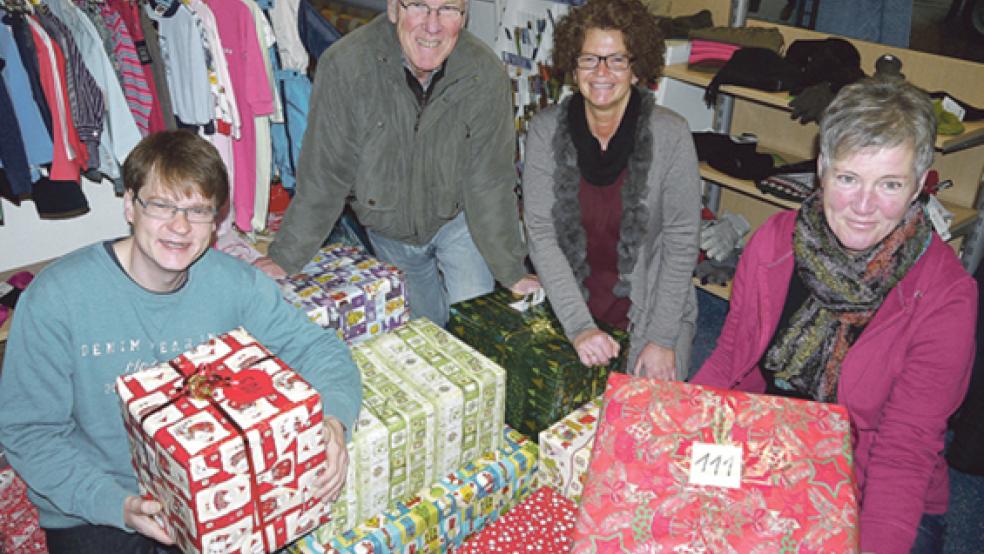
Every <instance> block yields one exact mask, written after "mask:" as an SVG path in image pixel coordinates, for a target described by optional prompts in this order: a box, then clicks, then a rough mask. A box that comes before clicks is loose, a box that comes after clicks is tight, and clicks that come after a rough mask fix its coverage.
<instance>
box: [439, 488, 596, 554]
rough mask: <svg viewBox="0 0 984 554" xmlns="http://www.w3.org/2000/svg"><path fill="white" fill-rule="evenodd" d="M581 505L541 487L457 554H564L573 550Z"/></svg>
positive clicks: (473, 538) (460, 548)
mask: <svg viewBox="0 0 984 554" xmlns="http://www.w3.org/2000/svg"><path fill="white" fill-rule="evenodd" d="M576 513H577V504H575V503H574V501H573V500H571V499H569V498H566V497H564V496H561V495H560V494H559V493H558V492H557V491H555V490H553V489H552V488H550V487H540V488H539V489H537V490H536V492H534V493H533V494H532V495H530V497H529V498H527V499H526V500H524V501H523V502H522V503H520V504H517V505H516V506H514V507H513V508H512V509H511V510H509V511H508V512H506V513H505V514H504V515H502V516H499V519H498V520H496V521H495V523H493V524H492V525H490V526H488V527H486V528H485V529H483V530H482V531H481V532H479V533H478V534H477V535H475V536H473V537H471V538H470V539H468V540H467V541H465V542H464V543H463V544H462V545H461V546H460V547H459V548H457V549H456V550H455V553H456V554H531V553H534V552H535V553H537V554H546V553H549V554H560V553H562V552H568V551H570V549H571V532H572V531H573V530H574V518H575V516H576Z"/></svg>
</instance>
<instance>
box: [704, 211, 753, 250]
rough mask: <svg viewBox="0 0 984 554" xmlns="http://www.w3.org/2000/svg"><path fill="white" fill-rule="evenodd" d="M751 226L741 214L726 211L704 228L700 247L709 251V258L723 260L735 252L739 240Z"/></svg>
mask: <svg viewBox="0 0 984 554" xmlns="http://www.w3.org/2000/svg"><path fill="white" fill-rule="evenodd" d="M751 228H752V226H751V225H750V224H749V223H748V220H747V219H745V218H744V216H742V215H741V214H734V213H725V214H724V215H722V216H721V217H720V218H718V220H717V221H715V222H710V223H709V224H708V225H707V226H706V227H705V228H704V229H703V232H702V233H701V236H700V247H701V249H702V250H704V251H705V252H707V257H708V258H710V259H712V260H715V261H718V262H723V261H724V260H726V259H727V258H728V256H730V255H731V254H733V253H734V251H735V249H736V248H737V247H738V244H739V241H741V239H742V237H744V236H745V233H747V232H748V231H749V229H751Z"/></svg>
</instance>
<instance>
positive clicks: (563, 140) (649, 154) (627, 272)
mask: <svg viewBox="0 0 984 554" xmlns="http://www.w3.org/2000/svg"><path fill="white" fill-rule="evenodd" d="M638 92H639V93H640V96H641V98H642V101H641V102H640V106H639V123H638V124H637V125H636V132H635V144H634V146H633V150H632V155H631V156H630V157H629V162H628V165H627V167H626V170H627V174H626V177H625V183H624V184H623V185H622V221H621V224H620V227H619V239H618V272H619V280H618V283H616V285H615V290H614V293H615V296H617V297H621V298H626V297H629V294H630V293H631V281H630V276H631V274H632V272H633V270H634V269H635V266H636V263H637V262H638V257H639V256H638V254H639V247H640V245H641V243H642V239H643V237H644V236H645V235H646V231H647V229H648V227H649V217H650V213H649V208H648V206H647V205H646V197H647V196H648V192H649V184H648V182H647V177H648V174H649V168H650V166H651V165H652V161H653V133H652V129H651V128H650V126H649V121H650V118H651V116H652V113H653V111H654V110H655V106H656V101H655V99H654V98H653V96H652V95H651V94H649V93H648V91H638ZM570 103H571V98H570V97H568V98H567V99H566V100H564V101H563V102H562V103H561V104H560V107H559V110H558V112H557V130H556V132H555V134H554V137H553V141H552V147H553V153H554V159H555V162H556V169H555V170H554V174H553V191H554V197H555V202H554V206H553V208H552V210H551V215H552V216H553V221H554V229H555V230H556V234H557V244H558V246H559V247H560V249H561V251H562V252H563V253H564V256H565V257H566V258H567V262H568V263H569V264H570V266H571V269H572V271H573V272H574V278H575V280H576V281H577V284H578V286H579V287H580V289H581V294H582V295H584V296H585V297H587V289H586V288H585V286H584V280H585V279H586V278H587V276H588V274H589V273H590V271H591V269H590V267H588V263H587V236H586V235H585V231H584V226H583V224H582V223H581V205H580V202H579V200H578V190H579V185H580V182H581V174H580V171H579V170H578V168H577V150H576V149H575V147H574V141H573V140H572V137H571V133H570V129H569V127H568V124H567V113H568V109H569V108H570Z"/></svg>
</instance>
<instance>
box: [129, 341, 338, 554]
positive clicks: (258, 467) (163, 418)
mask: <svg viewBox="0 0 984 554" xmlns="http://www.w3.org/2000/svg"><path fill="white" fill-rule="evenodd" d="M116 389H117V393H118V394H119V396H120V398H121V400H122V402H123V420H124V424H125V426H126V429H127V433H128V435H129V437H130V452H131V455H132V459H133V466H134V468H135V470H136V473H137V479H138V481H139V483H140V487H141V493H142V494H148V495H149V496H151V497H153V498H154V499H155V500H157V501H159V502H161V504H162V505H163V506H164V511H163V514H164V516H163V518H162V524H163V526H164V528H165V530H167V531H168V532H169V533H170V534H171V536H172V537H173V538H174V539H175V540H176V541H177V543H178V545H179V546H180V547H181V549H182V550H183V551H185V552H224V553H229V554H235V553H240V552H241V553H244V554H245V553H253V552H257V551H260V550H262V551H265V552H272V551H274V550H277V549H279V548H281V547H283V546H284V545H286V544H288V543H290V542H292V541H293V540H295V539H297V538H299V537H300V536H302V535H304V534H306V533H308V532H309V531H311V530H313V529H314V528H315V527H317V526H318V525H320V524H321V523H323V522H325V521H327V519H328V517H327V508H326V506H325V505H324V503H323V502H321V501H319V500H318V499H316V498H314V496H313V481H314V479H315V478H316V477H317V475H319V474H321V473H322V472H323V471H325V461H326V454H325V438H324V428H323V426H322V422H323V418H324V416H323V413H322V405H321V397H320V395H319V394H318V393H317V391H315V390H314V388H312V387H311V386H310V385H309V384H308V383H307V382H306V381H304V380H303V379H302V378H301V377H300V376H299V375H298V374H297V373H296V372H294V370H292V369H291V368H290V367H288V366H287V365H286V364H285V363H283V362H282V361H281V360H279V359H278V358H276V357H275V356H273V355H272V354H271V353H270V352H269V351H268V350H267V349H266V348H264V347H263V346H262V345H260V344H259V343H258V342H257V341H256V339H254V338H253V337H252V336H251V335H250V334H249V333H248V332H246V331H245V330H244V329H242V328H240V329H236V330H233V331H231V332H229V333H226V334H224V335H222V336H220V337H218V338H216V339H212V340H210V341H208V342H207V343H204V344H202V345H200V346H198V347H197V348H195V349H194V350H192V351H190V352H186V353H185V354H182V355H181V356H178V357H177V358H175V359H174V360H171V361H170V362H168V363H166V364H160V365H157V366H153V367H150V368H148V369H145V370H143V371H139V372H136V373H132V374H128V375H123V376H121V377H120V378H118V380H117V383H116Z"/></svg>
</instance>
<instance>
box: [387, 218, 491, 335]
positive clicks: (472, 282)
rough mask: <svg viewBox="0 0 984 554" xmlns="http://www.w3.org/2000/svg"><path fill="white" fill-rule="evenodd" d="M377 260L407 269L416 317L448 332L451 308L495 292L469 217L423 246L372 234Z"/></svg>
mask: <svg viewBox="0 0 984 554" xmlns="http://www.w3.org/2000/svg"><path fill="white" fill-rule="evenodd" d="M369 239H370V240H371V241H372V244H373V246H374V247H375V249H376V255H377V256H378V257H379V258H380V259H381V260H383V261H385V262H388V263H391V264H393V265H395V266H396V267H398V268H400V269H402V270H403V272H404V274H405V275H406V278H407V301H408V302H409V303H410V316H411V317H414V318H417V317H426V318H427V319H429V320H431V321H433V322H434V323H436V324H438V325H440V326H441V327H444V326H445V325H446V324H447V322H448V306H450V305H451V304H454V303H456V302H461V301H463V300H468V299H469V298H474V297H476V296H481V295H483V294H488V293H490V292H492V287H493V286H494V285H495V281H494V279H493V278H492V272H491V271H489V266H488V265H486V264H485V259H484V258H482V254H481V253H480V252H479V251H478V247H476V246H475V242H474V241H473V240H472V237H471V233H469V232H468V224H467V222H466V221H465V214H464V212H462V213H460V214H458V216H457V217H455V218H454V219H452V220H451V221H449V222H447V223H446V224H444V226H443V227H441V229H440V230H439V231H438V232H437V234H436V235H434V238H432V239H431V240H430V242H428V243H427V244H424V245H422V246H414V245H412V244H407V243H405V242H402V241H398V240H393V239H389V238H386V237H384V236H382V235H380V234H378V233H374V232H373V231H372V229H369Z"/></svg>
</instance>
